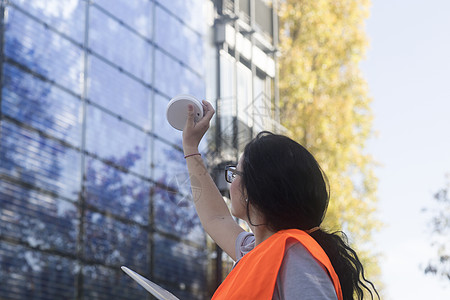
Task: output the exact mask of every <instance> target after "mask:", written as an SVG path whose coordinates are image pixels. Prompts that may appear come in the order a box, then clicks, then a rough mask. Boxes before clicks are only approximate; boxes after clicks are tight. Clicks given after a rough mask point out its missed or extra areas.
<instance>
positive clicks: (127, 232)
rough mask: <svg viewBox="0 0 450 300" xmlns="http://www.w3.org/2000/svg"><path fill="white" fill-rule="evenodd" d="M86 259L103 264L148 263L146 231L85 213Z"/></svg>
mask: <svg viewBox="0 0 450 300" xmlns="http://www.w3.org/2000/svg"><path fill="white" fill-rule="evenodd" d="M85 228H86V229H85V233H84V238H85V240H86V241H89V242H87V243H86V244H85V252H84V253H85V257H86V258H87V259H90V260H96V261H98V262H100V263H102V264H106V265H113V266H117V265H134V266H137V265H141V266H143V267H144V266H145V265H147V263H148V248H147V246H148V232H147V231H146V230H144V228H142V227H140V226H137V225H133V224H125V223H122V222H120V221H118V220H115V219H113V218H111V217H107V216H105V215H103V214H101V213H97V212H90V211H88V212H87V213H86V217H85Z"/></svg>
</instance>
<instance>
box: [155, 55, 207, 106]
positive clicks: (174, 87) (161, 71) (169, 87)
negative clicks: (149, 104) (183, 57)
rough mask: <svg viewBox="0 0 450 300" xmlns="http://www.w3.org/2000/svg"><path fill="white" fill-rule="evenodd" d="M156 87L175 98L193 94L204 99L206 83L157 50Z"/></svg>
mask: <svg viewBox="0 0 450 300" xmlns="http://www.w3.org/2000/svg"><path fill="white" fill-rule="evenodd" d="M155 74H156V76H155V82H154V85H155V87H156V88H157V89H158V90H160V91H162V92H163V93H164V94H166V95H169V97H173V96H175V95H178V94H191V95H194V96H195V97H197V98H198V99H202V98H204V95H205V82H204V80H203V78H201V77H199V76H197V75H196V74H194V73H193V72H192V71H190V70H189V69H187V68H185V67H183V66H182V65H181V64H180V63H179V62H177V61H175V60H173V59H172V58H170V57H168V56H167V55H165V54H164V53H162V52H161V51H159V50H155Z"/></svg>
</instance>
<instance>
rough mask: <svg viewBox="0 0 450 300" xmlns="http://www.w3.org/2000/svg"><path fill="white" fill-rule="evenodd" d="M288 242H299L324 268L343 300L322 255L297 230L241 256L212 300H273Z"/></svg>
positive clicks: (305, 235) (331, 270)
mask: <svg viewBox="0 0 450 300" xmlns="http://www.w3.org/2000/svg"><path fill="white" fill-rule="evenodd" d="M289 238H293V239H295V240H297V241H299V242H300V243H301V244H302V245H303V246H304V247H305V248H306V249H307V250H308V251H309V252H310V253H311V255H312V256H313V257H314V258H315V259H316V260H318V261H319V262H320V263H321V264H322V265H323V266H325V268H326V270H327V271H328V274H329V276H330V279H331V281H332V282H333V286H334V289H335V291H336V295H337V298H338V300H342V299H343V298H342V290H341V284H340V283H339V278H338V276H337V274H336V272H335V271H334V268H333V266H332V265H331V262H330V259H329V258H328V256H327V255H326V253H325V251H324V250H323V249H322V247H320V245H319V244H318V243H317V242H316V241H315V240H314V239H313V238H312V237H311V236H310V235H309V234H307V233H306V232H304V231H301V230H297V229H288V230H282V231H279V232H277V233H275V234H273V235H272V236H270V237H269V238H268V239H266V240H265V241H263V242H262V243H261V244H259V245H258V246H256V247H255V248H254V249H253V250H252V251H250V252H249V253H247V254H246V255H244V257H242V258H241V260H240V261H239V263H238V264H237V265H236V266H235V268H234V269H233V270H232V271H231V272H230V274H228V276H227V278H225V280H224V281H223V282H222V284H221V285H220V286H219V287H218V288H217V290H216V292H215V293H214V296H213V298H212V299H213V300H222V299H224V300H225V299H226V300H230V299H239V300H244V299H258V300H264V299H267V300H270V299H272V296H273V292H274V289H275V283H276V280H277V276H278V271H279V269H280V267H281V263H282V262H283V257H284V253H285V248H286V242H287V240H288V239H289Z"/></svg>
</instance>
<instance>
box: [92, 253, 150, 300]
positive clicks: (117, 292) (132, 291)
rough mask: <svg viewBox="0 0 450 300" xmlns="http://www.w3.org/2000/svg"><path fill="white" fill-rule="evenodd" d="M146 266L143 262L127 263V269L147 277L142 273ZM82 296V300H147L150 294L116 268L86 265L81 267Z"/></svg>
mask: <svg viewBox="0 0 450 300" xmlns="http://www.w3.org/2000/svg"><path fill="white" fill-rule="evenodd" d="M146 265H147V263H146V262H145V261H143V262H140V263H139V265H130V264H129V262H127V266H128V267H130V268H131V269H133V270H134V271H136V272H138V273H139V274H142V275H143V276H146V277H147V276H148V275H147V274H146V272H143V271H142V270H143V267H145V266H146ZM83 295H84V299H101V300H103V299H104V300H110V299H127V300H128V299H130V300H142V299H148V296H149V295H150V294H149V293H148V292H147V291H146V290H145V289H143V288H142V287H141V286H140V285H138V284H137V283H136V282H135V281H134V280H133V279H132V278H131V277H129V276H128V275H126V274H125V273H124V272H123V271H122V270H121V269H120V268H118V267H113V268H107V267H104V266H102V265H87V266H84V267H83Z"/></svg>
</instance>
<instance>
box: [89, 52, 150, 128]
mask: <svg viewBox="0 0 450 300" xmlns="http://www.w3.org/2000/svg"><path fill="white" fill-rule="evenodd" d="M89 61H90V64H89V65H90V69H89V72H88V73H89V75H90V86H89V90H88V98H89V99H90V100H91V101H93V102H95V103H98V104H100V105H101V106H103V107H107V108H108V109H109V110H111V111H112V112H114V113H116V114H118V115H120V116H122V117H123V118H124V119H128V120H130V121H131V122H133V123H135V124H137V125H138V126H140V127H143V128H144V129H146V130H150V127H151V119H150V111H151V91H150V89H149V88H147V87H146V86H144V85H143V84H141V83H140V82H137V81H136V80H134V79H133V78H131V77H129V76H128V75H126V74H125V73H123V72H120V71H119V70H118V69H116V68H113V67H111V66H110V65H108V64H106V63H105V62H103V61H102V60H100V59H98V58H97V57H95V56H89Z"/></svg>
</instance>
